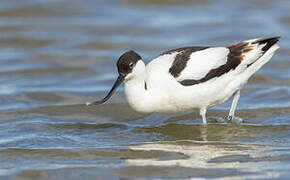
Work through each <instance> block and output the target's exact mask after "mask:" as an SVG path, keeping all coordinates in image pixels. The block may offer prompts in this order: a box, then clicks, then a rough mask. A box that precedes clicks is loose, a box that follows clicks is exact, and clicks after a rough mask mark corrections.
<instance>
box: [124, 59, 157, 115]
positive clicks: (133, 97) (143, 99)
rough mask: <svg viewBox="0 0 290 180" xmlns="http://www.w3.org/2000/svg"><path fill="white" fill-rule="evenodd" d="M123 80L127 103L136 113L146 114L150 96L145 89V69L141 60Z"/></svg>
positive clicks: (148, 110)
mask: <svg viewBox="0 0 290 180" xmlns="http://www.w3.org/2000/svg"><path fill="white" fill-rule="evenodd" d="M127 76H128V77H126V79H125V94H126V97H127V100H128V103H129V104H130V106H131V107H132V108H134V109H135V110H136V111H139V112H144V113H148V112H151V110H150V109H151V108H150V104H151V103H150V102H149V101H150V97H149V96H150V94H149V91H148V89H147V90H146V89H145V79H146V69H145V64H144V62H143V61H142V60H139V61H138V62H137V64H136V65H135V67H134V69H133V71H132V73H130V74H128V75H127Z"/></svg>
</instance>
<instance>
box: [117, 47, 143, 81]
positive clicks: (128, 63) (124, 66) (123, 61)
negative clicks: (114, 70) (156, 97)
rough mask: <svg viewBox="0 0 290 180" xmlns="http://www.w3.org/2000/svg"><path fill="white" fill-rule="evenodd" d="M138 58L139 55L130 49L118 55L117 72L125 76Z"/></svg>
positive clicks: (139, 57)
mask: <svg viewBox="0 0 290 180" xmlns="http://www.w3.org/2000/svg"><path fill="white" fill-rule="evenodd" d="M140 59H141V56H140V55H139V54H137V53H136V52H135V51H132V50H131V51H127V52H125V53H124V54H123V55H122V56H120V58H119V60H118V62H117V67H118V72H119V74H121V75H124V76H126V75H127V74H129V73H130V72H132V69H133V68H134V66H135V65H136V64H137V62H138V61H139V60H140Z"/></svg>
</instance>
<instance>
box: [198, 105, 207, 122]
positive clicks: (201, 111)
mask: <svg viewBox="0 0 290 180" xmlns="http://www.w3.org/2000/svg"><path fill="white" fill-rule="evenodd" d="M199 113H200V115H201V117H202V122H203V124H206V123H207V122H206V107H204V108H201V109H200V111H199Z"/></svg>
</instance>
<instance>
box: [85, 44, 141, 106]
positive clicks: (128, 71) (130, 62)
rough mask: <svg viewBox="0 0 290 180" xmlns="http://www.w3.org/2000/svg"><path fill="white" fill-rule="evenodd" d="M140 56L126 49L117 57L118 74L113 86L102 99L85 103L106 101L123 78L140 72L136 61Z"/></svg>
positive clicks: (131, 76)
mask: <svg viewBox="0 0 290 180" xmlns="http://www.w3.org/2000/svg"><path fill="white" fill-rule="evenodd" d="M141 59H142V58H141V56H140V55H139V54H137V53H136V52H135V51H132V50H131V51H127V52H125V53H124V54H122V55H121V56H120V57H119V60H118V62H117V68H118V73H119V76H118V78H117V80H116V81H115V83H114V85H113V87H112V88H111V90H110V91H109V93H108V94H107V96H105V97H104V98H103V99H101V100H99V101H95V102H92V103H87V105H92V104H93V105H98V104H102V103H104V102H106V101H107V100H108V99H109V98H110V97H111V96H112V95H113V94H114V92H115V90H116V89H117V88H118V87H119V86H120V85H121V84H122V82H123V81H124V80H126V81H127V80H130V79H132V78H133V77H134V76H135V75H137V74H138V72H140V70H139V68H140V67H139V66H137V64H138V62H139V61H140V60H141Z"/></svg>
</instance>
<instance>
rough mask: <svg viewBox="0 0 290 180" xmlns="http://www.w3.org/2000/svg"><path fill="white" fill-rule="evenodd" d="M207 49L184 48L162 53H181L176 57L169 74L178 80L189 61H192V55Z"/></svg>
mask: <svg viewBox="0 0 290 180" xmlns="http://www.w3.org/2000/svg"><path fill="white" fill-rule="evenodd" d="M207 48H208V47H184V48H178V49H172V50H169V51H166V52H164V53H162V54H161V55H165V54H171V53H175V52H179V53H178V54H177V55H176V56H175V59H174V61H173V63H172V65H171V67H170V69H169V73H170V74H171V75H172V76H173V77H175V78H176V77H178V76H179V75H180V73H181V71H182V70H183V69H184V68H185V67H186V64H187V61H188V60H189V59H190V55H191V54H192V53H193V52H196V51H201V50H204V49H207Z"/></svg>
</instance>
